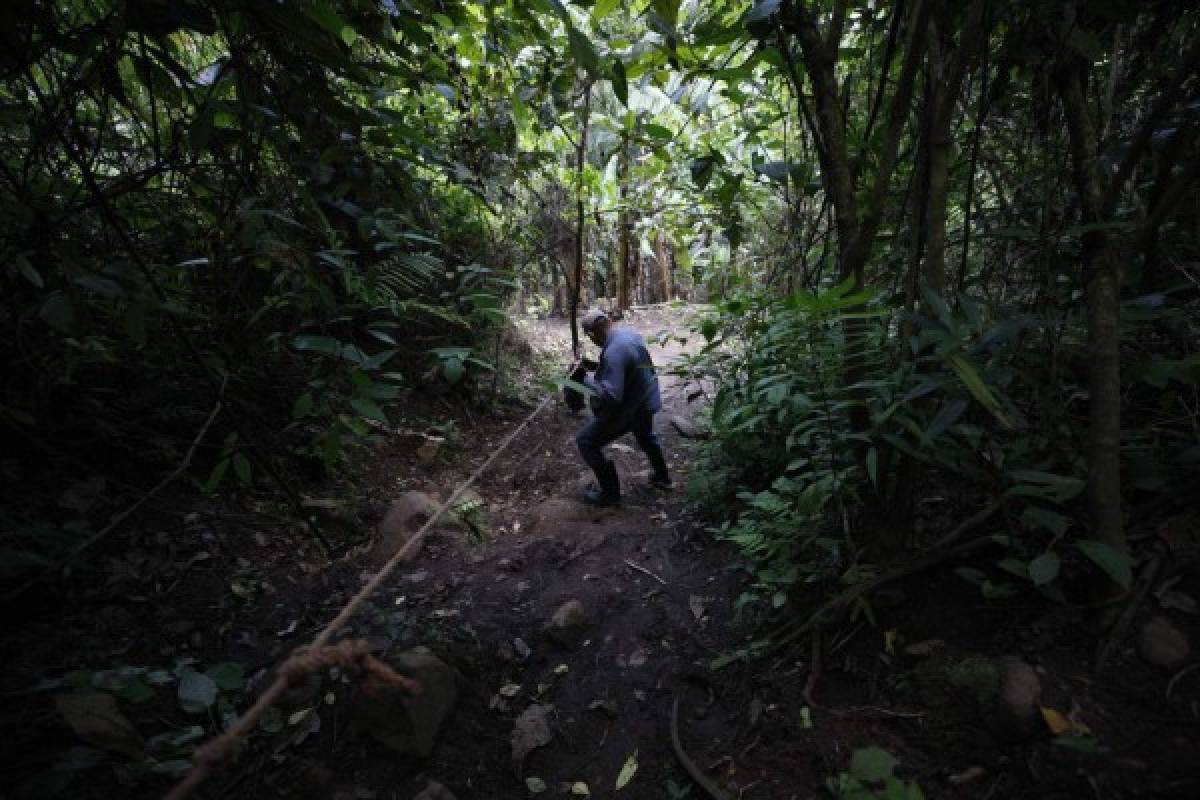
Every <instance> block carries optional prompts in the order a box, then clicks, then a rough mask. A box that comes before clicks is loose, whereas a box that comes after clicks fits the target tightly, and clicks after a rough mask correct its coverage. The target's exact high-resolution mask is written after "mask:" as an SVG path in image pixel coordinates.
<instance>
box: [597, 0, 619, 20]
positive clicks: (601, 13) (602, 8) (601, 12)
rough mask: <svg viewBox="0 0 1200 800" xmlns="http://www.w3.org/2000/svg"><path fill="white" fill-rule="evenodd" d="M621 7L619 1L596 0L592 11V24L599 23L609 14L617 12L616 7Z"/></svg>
mask: <svg viewBox="0 0 1200 800" xmlns="http://www.w3.org/2000/svg"><path fill="white" fill-rule="evenodd" d="M619 5H621V0H596V5H595V7H594V8H593V9H592V22H593V23H595V22H599V21H600V20H602V19H604V18H605V17H607V16H608V15H609V14H611V13H612V12H614V11H616V10H617V6H619Z"/></svg>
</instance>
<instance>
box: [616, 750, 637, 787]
mask: <svg viewBox="0 0 1200 800" xmlns="http://www.w3.org/2000/svg"><path fill="white" fill-rule="evenodd" d="M637 756H638V751H637V750H634V751H633V752H632V753H630V754H629V758H627V759H625V765H624V766H622V767H621V771H620V772H619V773H618V774H617V791H618V792H619V791H621V790H622V789H624V788H625V787H626V786H628V785H629V782H630V781H631V780H633V776H634V775H636V774H637V771H638V760H637Z"/></svg>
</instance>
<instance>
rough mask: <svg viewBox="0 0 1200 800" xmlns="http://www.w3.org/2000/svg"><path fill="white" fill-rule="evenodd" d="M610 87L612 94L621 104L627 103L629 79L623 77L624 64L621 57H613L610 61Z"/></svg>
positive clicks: (626, 104)
mask: <svg viewBox="0 0 1200 800" xmlns="http://www.w3.org/2000/svg"><path fill="white" fill-rule="evenodd" d="M611 72H612V87H613V94H615V95H616V96H617V99H618V100H620V101H621V105H623V106H628V105H629V81H628V79H627V78H626V77H625V64H624V63H622V61H621V59H619V58H614V59H613V62H612V70H611Z"/></svg>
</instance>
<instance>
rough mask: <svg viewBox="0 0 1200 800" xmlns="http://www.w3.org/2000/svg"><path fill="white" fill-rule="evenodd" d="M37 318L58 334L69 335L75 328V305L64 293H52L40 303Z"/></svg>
mask: <svg viewBox="0 0 1200 800" xmlns="http://www.w3.org/2000/svg"><path fill="white" fill-rule="evenodd" d="M38 317H39V318H40V319H41V320H42V322H44V323H46V324H47V325H49V326H50V327H51V328H54V329H55V330H57V331H59V332H60V333H71V332H72V331H73V330H74V328H75V304H74V303H72V302H71V298H70V297H68V296H67V295H66V294H65V293H63V292H53V293H52V294H51V295H50V296H49V297H47V298H46V302H44V303H42V308H41V310H39V311H38Z"/></svg>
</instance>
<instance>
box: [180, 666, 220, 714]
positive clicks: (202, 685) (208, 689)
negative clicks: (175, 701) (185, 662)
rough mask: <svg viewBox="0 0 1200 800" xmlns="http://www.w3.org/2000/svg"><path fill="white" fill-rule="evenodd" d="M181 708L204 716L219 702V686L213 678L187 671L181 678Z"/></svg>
mask: <svg viewBox="0 0 1200 800" xmlns="http://www.w3.org/2000/svg"><path fill="white" fill-rule="evenodd" d="M177 695H178V698H179V707H180V708H182V709H183V710H184V711H186V712H187V713H189V714H203V713H204V712H205V711H207V710H208V708H209V706H211V705H212V704H213V703H215V702H217V684H216V681H214V680H213V679H212V678H210V677H208V676H207V675H203V674H201V673H199V672H196V671H195V670H194V669H191V668H188V669H185V670H184V671H183V672H182V673H181V674H180V676H179V690H178V692H177Z"/></svg>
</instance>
